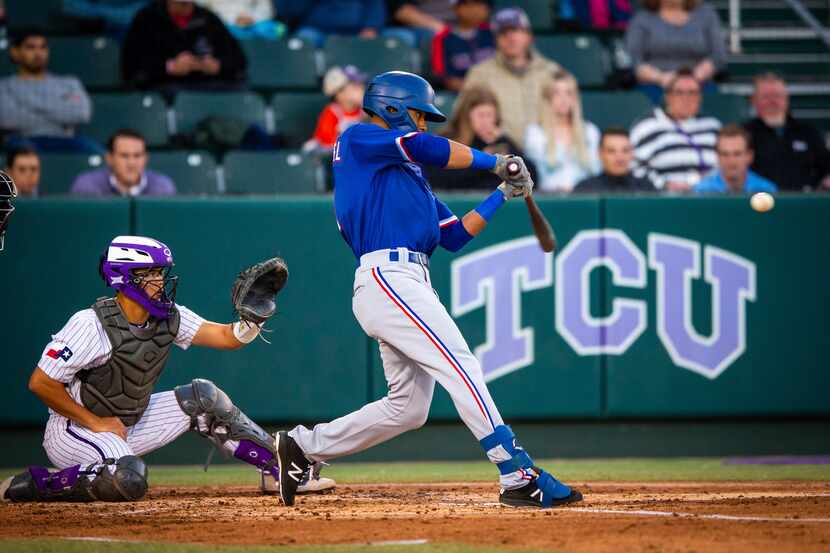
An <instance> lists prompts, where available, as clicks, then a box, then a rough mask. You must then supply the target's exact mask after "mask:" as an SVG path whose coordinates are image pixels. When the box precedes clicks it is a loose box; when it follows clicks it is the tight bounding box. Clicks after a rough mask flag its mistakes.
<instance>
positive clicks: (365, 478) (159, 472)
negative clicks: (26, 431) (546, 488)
mask: <svg viewBox="0 0 830 553" xmlns="http://www.w3.org/2000/svg"><path fill="white" fill-rule="evenodd" d="M538 464H539V465H540V466H542V467H544V468H546V469H547V470H549V471H551V472H553V473H554V474H555V475H556V476H557V477H558V478H560V479H561V480H565V481H572V482H580V481H591V482H599V481H609V480H614V481H642V482H649V481H652V482H653V481H701V480H744V481H752V480H830V465H726V464H723V462H722V460H721V459H708V458H680V459H585V460H552V459H551V460H539V461H538ZM19 471H20V470H19V469H18V470H17V471H13V470H9V469H4V470H0V478H5V477H6V476H9V475H12V474H15V473H16V472H19ZM323 474H324V475H325V476H330V477H331V478H334V479H336V480H337V481H338V482H341V483H344V484H345V483H372V482H464V481H485V482H486V481H491V482H495V480H496V476H497V471H496V469H495V468H494V467H493V465H492V464H490V463H488V462H486V461H480V462H444V463H441V462H424V463H347V462H344V463H336V464H334V465H333V466H331V467H328V468H326V469H325V470H324V471H323ZM258 482H259V476H258V475H257V474H256V472H255V471H254V470H253V469H251V468H250V467H248V466H246V465H243V464H225V465H214V466H212V467H211V468H210V470H208V472H204V471H203V470H202V468H201V467H197V466H151V467H150V483H151V484H152V485H157V486H220V485H254V484H257V483H258Z"/></svg>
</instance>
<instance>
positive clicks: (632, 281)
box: [451, 229, 755, 381]
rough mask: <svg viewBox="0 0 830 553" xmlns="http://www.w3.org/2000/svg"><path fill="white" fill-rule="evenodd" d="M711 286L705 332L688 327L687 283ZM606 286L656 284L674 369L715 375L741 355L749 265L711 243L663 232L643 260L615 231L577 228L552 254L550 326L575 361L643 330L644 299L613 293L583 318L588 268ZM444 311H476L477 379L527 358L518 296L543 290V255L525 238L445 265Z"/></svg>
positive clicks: (546, 259)
mask: <svg viewBox="0 0 830 553" xmlns="http://www.w3.org/2000/svg"><path fill="white" fill-rule="evenodd" d="M701 263H702V266H703V278H704V280H705V281H706V283H707V284H709V285H710V286H711V287H712V305H711V309H710V314H711V317H712V325H711V328H712V333H711V335H710V336H702V335H700V334H699V333H698V332H697V331H696V330H695V328H694V326H693V324H692V302H693V301H694V298H693V297H692V280H693V279H699V278H701ZM598 267H605V268H607V269H608V270H609V271H610V273H611V280H612V282H613V284H614V286H616V287H619V288H641V289H642V288H645V287H646V286H647V283H648V278H647V277H648V269H649V268H651V269H652V270H654V272H655V275H654V278H656V289H657V293H656V296H657V297H656V298H655V299H656V302H657V305H656V311H657V321H656V324H657V335H658V337H659V339H660V341H661V342H662V344H663V346H664V347H665V348H666V351H667V352H668V354H669V356H670V357H671V359H672V361H673V362H674V364H675V365H677V366H679V367H683V368H685V369H689V370H691V371H694V372H696V373H698V374H701V375H703V376H705V377H706V378H710V379H714V378H717V376H718V375H720V374H721V373H722V372H723V371H724V370H726V368H727V367H729V365H731V364H732V363H733V362H734V361H735V360H736V359H737V358H739V357H740V356H741V355H742V354H743V352H744V351H745V350H746V302H747V301H755V264H754V263H753V262H751V261H748V260H747V259H744V258H742V257H740V256H737V255H735V254H733V253H730V252H727V251H725V250H722V249H720V248H716V247H714V246H708V245H707V246H705V247H703V259H702V260H701V245H700V244H699V243H698V242H694V241H691V240H687V239H684V238H680V237H676V236H670V235H667V234H658V233H651V234H649V236H648V260H646V257H645V255H644V254H643V252H642V251H641V250H640V249H639V248H638V247H637V246H636V245H634V243H633V242H632V241H631V240H630V239H629V238H628V236H627V235H626V234H625V233H624V232H623V231H621V230H617V229H603V230H586V231H582V232H580V233H579V234H577V235H576V236H575V237H574V238H573V240H571V241H570V242H569V243H568V245H567V247H565V248H564V249H563V250H562V252H561V253H560V254H559V255H558V256H557V258H556V286H555V303H554V306H555V307H554V308H555V310H556V313H555V314H556V330H557V331H558V332H559V334H560V335H561V336H562V338H563V339H564V340H565V341H566V342H567V343H568V345H569V346H570V347H571V348H573V350H574V351H575V352H576V353H578V354H579V355H622V354H624V353H625V352H626V351H627V350H628V348H629V347H630V346H631V344H633V343H634V342H635V341H636V340H637V338H639V337H640V335H641V334H642V333H643V332H644V331H645V330H646V328H647V326H648V320H647V319H648V309H647V305H646V302H645V301H643V300H638V299H631V298H625V297H615V298H613V299H612V301H611V313H610V315H608V316H607V317H594V316H593V315H591V310H590V301H591V290H590V276H591V272H592V271H593V270H594V269H596V268H598ZM451 272H452V314H453V316H454V317H458V316H461V315H464V314H465V313H468V312H470V311H472V310H474V309H478V308H479V307H486V309H487V314H486V319H487V334H486V336H487V337H486V341H485V343H484V344H482V345H481V346H479V347H477V348H476V349H475V354H476V356H477V357H478V358H479V360H480V361H481V364H482V368H483V370H484V375H485V378H486V380H488V381H489V380H493V379H495V378H498V377H500V376H502V375H505V374H507V373H509V372H511V371H514V370H516V369H520V368H522V367H525V366H528V365H530V364H532V363H533V361H534V333H533V329H532V328H522V325H521V318H522V317H521V293H522V292H525V291H529V290H536V289H539V288H544V287H546V286H550V285H551V284H553V274H552V256H551V255H550V254H546V253H544V252H543V251H542V250H541V249H540V248H539V246H538V243H537V242H536V238H535V237H528V238H520V239H517V240H511V241H509V242H504V243H501V244H498V245H496V246H491V247H489V248H484V249H482V250H479V251H477V252H475V253H472V254H470V255H466V256H463V257H460V258H458V259H456V260H455V261H454V262H453V263H452V268H451Z"/></svg>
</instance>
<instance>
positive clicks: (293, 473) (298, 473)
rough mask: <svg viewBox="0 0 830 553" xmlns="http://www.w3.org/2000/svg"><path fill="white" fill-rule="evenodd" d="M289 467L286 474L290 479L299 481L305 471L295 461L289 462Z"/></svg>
mask: <svg viewBox="0 0 830 553" xmlns="http://www.w3.org/2000/svg"><path fill="white" fill-rule="evenodd" d="M291 467H292V468H291V469H289V470H288V476H290V477H291V479H292V480H295V481H297V482H299V481H300V479H302V477H303V473H304V472H305V471H304V470H303V469H302V468H300V467H298V466H297V463H291Z"/></svg>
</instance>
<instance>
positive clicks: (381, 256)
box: [360, 248, 429, 269]
mask: <svg viewBox="0 0 830 553" xmlns="http://www.w3.org/2000/svg"><path fill="white" fill-rule="evenodd" d="M406 261H408V262H409V263H414V264H415V265H419V266H421V267H424V268H425V269H429V256H428V255H427V254H425V253H421V252H412V251H409V250H407V249H406V248H396V249H389V250H375V251H373V252H369V253H365V254H363V255H362V256H360V266H361V267H363V268H367V267H378V266H382V265H385V264H387V263H390V262H391V263H402V262H406Z"/></svg>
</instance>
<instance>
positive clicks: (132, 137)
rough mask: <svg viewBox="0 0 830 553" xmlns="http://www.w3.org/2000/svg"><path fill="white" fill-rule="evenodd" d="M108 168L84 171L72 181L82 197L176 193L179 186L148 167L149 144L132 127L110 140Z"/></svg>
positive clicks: (170, 194)
mask: <svg viewBox="0 0 830 553" xmlns="http://www.w3.org/2000/svg"><path fill="white" fill-rule="evenodd" d="M107 148H108V152H107V154H106V161H107V167H105V168H102V169H95V170H93V171H87V172H86V173H81V174H80V175H78V176H77V177H76V178H75V182H73V183H72V190H71V192H72V194H77V195H79V196H127V197H135V196H173V195H175V194H176V185H175V184H174V183H173V181H172V180H171V179H170V177H168V176H166V175H162V174H161V173H156V172H155V171H150V170H149V169H147V157H148V156H147V144H146V143H145V142H144V137H143V136H141V134H139V133H137V132H136V131H134V130H131V129H121V130H119V131H116V132H115V134H113V135H112V136H111V137H110V139H109V141H108V142H107Z"/></svg>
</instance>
